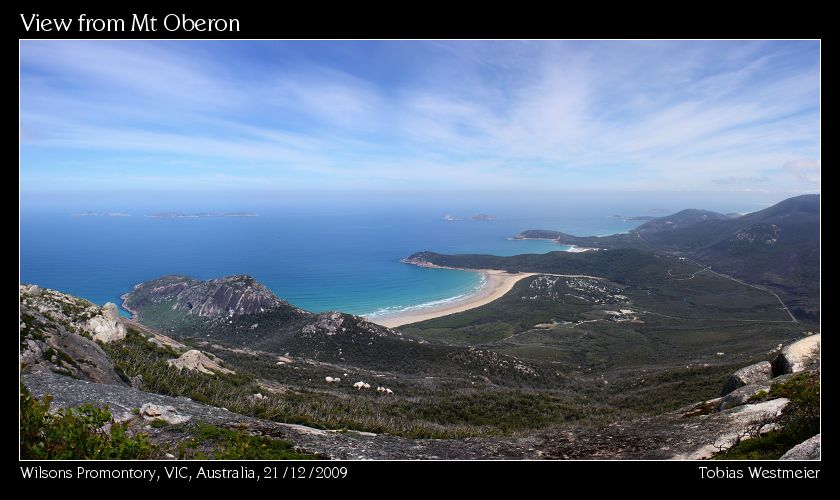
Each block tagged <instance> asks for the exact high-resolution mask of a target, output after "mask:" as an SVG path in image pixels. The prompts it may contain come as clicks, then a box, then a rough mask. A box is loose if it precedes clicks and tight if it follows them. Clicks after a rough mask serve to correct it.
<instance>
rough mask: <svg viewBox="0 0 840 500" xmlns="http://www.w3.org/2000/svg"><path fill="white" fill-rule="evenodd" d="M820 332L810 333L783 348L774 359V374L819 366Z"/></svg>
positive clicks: (795, 371)
mask: <svg viewBox="0 0 840 500" xmlns="http://www.w3.org/2000/svg"><path fill="white" fill-rule="evenodd" d="M819 363H820V334H819V333H817V334H815V335H810V336H808V337H805V338H804V339H801V340H798V341H796V342H794V343H793V344H790V345H789V346H787V347H785V348H783V349H782V352H781V353H779V355H778V356H777V357H776V359H775V360H774V361H773V374H774V375H776V376H778V375H782V374H785V373H798V372H801V371H804V370H806V369H808V368H812V367H816V366H819Z"/></svg>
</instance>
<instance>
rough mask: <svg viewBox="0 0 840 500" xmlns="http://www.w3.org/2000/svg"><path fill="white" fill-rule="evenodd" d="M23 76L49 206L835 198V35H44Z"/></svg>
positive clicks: (23, 50) (32, 157) (36, 179)
mask: <svg viewBox="0 0 840 500" xmlns="http://www.w3.org/2000/svg"><path fill="white" fill-rule="evenodd" d="M20 77H21V81H20V93H21V97H20V112H21V130H20V132H21V150H20V154H21V162H20V165H21V166H20V187H21V197H22V198H25V199H27V201H30V202H37V201H38V200H41V199H45V200H46V199H47V198H49V197H53V198H55V199H65V200H73V199H74V198H77V199H83V198H85V197H100V196H106V197H107V196H113V197H115V198H119V197H120V196H125V197H127V198H128V199H135V198H136V199H137V200H140V199H142V198H143V197H151V198H167V197H172V198H198V199H200V198H202V197H206V198H217V197H219V196H221V197H222V198H229V199H236V198H239V199H243V200H248V199H252V198H255V197H256V198H260V199H261V198H270V197H271V196H276V195H278V194H280V193H282V195H283V196H288V197H290V198H294V197H301V198H305V197H306V196H308V195H310V194H312V193H315V194H320V195H325V196H329V195H332V194H336V195H341V196H348V195H349V193H357V195H364V194H366V193H372V194H373V195H375V196H380V195H381V196H392V197H399V196H400V195H401V194H403V193H404V194H406V196H409V197H414V196H431V197H440V198H447V197H451V198H457V197H459V196H461V195H462V193H466V194H467V195H468V196H469V197H481V196H489V195H493V194H494V193H500V194H503V195H504V196H507V197H516V196H531V195H534V196H542V194H541V193H549V192H553V193H555V194H556V193H560V194H562V193H568V192H573V193H582V192H591V193H595V194H597V193H615V192H627V193H630V194H629V196H632V194H633V193H637V194H639V193H658V196H666V195H669V194H670V195H675V194H676V193H692V194H696V195H697V196H699V195H700V194H701V193H709V197H711V198H719V199H724V198H731V199H737V198H738V197H746V198H748V199H751V200H759V199H761V200H769V199H771V198H775V199H776V200H777V201H781V199H784V198H788V197H791V196H795V195H797V194H808V193H818V192H819V189H820V171H821V163H820V43H819V41H816V40H815V41H433V40H429V41H46V40H42V41H32V40H24V41H21V43H20ZM711 193H714V195H712V194H711ZM694 197H696V196H692V197H691V198H694ZM132 202H134V201H132ZM764 202H766V201H762V203H764ZM685 208H705V207H685ZM115 209H118V207H116V208H115Z"/></svg>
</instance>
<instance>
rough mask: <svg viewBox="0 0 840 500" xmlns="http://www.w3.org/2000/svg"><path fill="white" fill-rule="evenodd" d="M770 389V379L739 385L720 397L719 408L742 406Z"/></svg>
mask: <svg viewBox="0 0 840 500" xmlns="http://www.w3.org/2000/svg"><path fill="white" fill-rule="evenodd" d="M768 364H769V363H768ZM769 390H770V381H769V380H768V381H765V382H762V383H758V384H749V385H745V386H742V387H739V388H737V389H735V390H734V391H732V392H730V393H729V394H727V395H725V396H723V397H722V398H721V399H720V405H719V406H718V408H719V409H721V410H726V409H729V408H734V407H736V406H741V405H743V404H745V403H747V402H748V401H749V400H750V398H752V397H754V396H756V395H757V394H759V393H760V392H761V391H765V392H767V391H769Z"/></svg>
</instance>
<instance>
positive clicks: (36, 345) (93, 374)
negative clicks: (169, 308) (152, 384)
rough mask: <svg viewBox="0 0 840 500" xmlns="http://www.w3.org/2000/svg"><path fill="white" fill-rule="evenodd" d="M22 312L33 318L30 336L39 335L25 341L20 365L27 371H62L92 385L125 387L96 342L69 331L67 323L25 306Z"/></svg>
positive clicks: (21, 308) (27, 331) (21, 307)
mask: <svg viewBox="0 0 840 500" xmlns="http://www.w3.org/2000/svg"><path fill="white" fill-rule="evenodd" d="M20 311H21V314H26V315H28V316H30V317H31V318H32V322H31V323H32V324H31V325H30V327H29V328H27V330H26V335H30V334H31V335H35V334H37V335H38V337H37V338H27V337H24V338H22V339H21V350H20V362H21V363H22V364H23V365H25V369H26V370H35V371H41V370H59V371H62V372H64V373H69V374H70V375H72V376H73V377H76V378H80V379H83V380H89V381H92V382H99V383H103V384H117V385H124V384H125V382H123V380H122V379H121V378H120V376H119V375H118V374H117V372H116V370H115V369H114V364H113V362H112V361H111V359H110V358H109V357H108V355H107V354H106V353H105V351H103V350H102V348H101V347H99V345H98V344H97V343H96V342H94V341H92V340H90V339H88V338H86V337H83V336H81V335H79V334H77V333H73V332H70V331H68V330H67V328H66V327H65V326H64V325H63V324H59V323H58V322H56V321H54V320H52V319H50V318H47V317H46V316H44V315H43V314H42V313H40V312H38V311H37V310H35V309H30V308H29V307H28V306H26V305H24V304H21V305H20ZM21 335H23V332H22V333H21Z"/></svg>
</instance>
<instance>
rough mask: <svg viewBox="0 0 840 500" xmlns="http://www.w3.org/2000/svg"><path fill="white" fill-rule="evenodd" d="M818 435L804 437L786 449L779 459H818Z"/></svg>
mask: <svg viewBox="0 0 840 500" xmlns="http://www.w3.org/2000/svg"><path fill="white" fill-rule="evenodd" d="M819 459H820V435H819V434H817V435H816V436H814V437H812V438H810V439H806V440H805V441H803V442H801V443H799V444H798V445H796V446H794V447H793V448H791V449H790V450H788V451H787V453H785V454H784V455H782V458H780V459H779V460H819Z"/></svg>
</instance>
